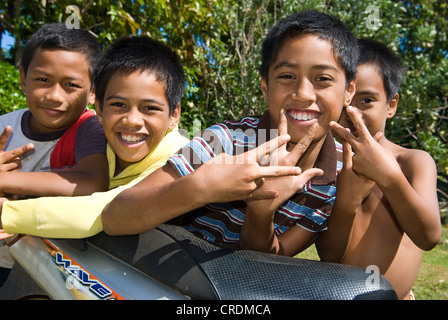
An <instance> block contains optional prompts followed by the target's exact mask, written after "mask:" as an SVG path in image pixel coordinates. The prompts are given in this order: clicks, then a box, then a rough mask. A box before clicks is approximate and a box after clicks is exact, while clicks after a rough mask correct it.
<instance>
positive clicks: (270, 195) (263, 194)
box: [246, 190, 279, 201]
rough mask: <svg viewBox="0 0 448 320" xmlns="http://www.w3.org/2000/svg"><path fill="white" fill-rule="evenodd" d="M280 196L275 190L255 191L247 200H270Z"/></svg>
mask: <svg viewBox="0 0 448 320" xmlns="http://www.w3.org/2000/svg"><path fill="white" fill-rule="evenodd" d="M278 196H279V194H278V192H277V191H275V190H254V191H253V192H252V193H251V194H250V196H249V197H248V198H247V199H246V200H248V201H250V200H269V199H275V198H277V197H278Z"/></svg>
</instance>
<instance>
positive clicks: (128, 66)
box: [0, 37, 188, 238]
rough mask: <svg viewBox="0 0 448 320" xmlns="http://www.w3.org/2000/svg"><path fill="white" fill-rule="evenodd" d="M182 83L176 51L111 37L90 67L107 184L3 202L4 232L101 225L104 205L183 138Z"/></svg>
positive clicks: (71, 234) (87, 230)
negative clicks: (84, 192)
mask: <svg viewBox="0 0 448 320" xmlns="http://www.w3.org/2000/svg"><path fill="white" fill-rule="evenodd" d="M184 84H185V76H184V72H183V69H182V66H181V65H180V63H179V58H178V56H177V55H176V54H175V53H174V51H172V50H171V49H170V48H168V47H167V46H165V45H163V44H162V43H160V42H158V41H156V40H153V39H150V38H148V37H133V38H124V39H121V40H118V41H117V42H115V43H114V44H113V45H112V46H111V48H110V49H109V50H108V51H106V53H105V54H104V56H103V57H102V58H101V60H100V62H99V65H98V69H97V71H96V73H95V87H96V106H97V112H98V118H99V121H100V123H101V124H102V125H103V128H104V133H105V135H106V138H107V141H108V148H107V157H108V162H109V177H110V181H109V189H110V190H109V191H107V192H97V193H94V194H92V195H91V196H80V197H42V198H37V199H28V200H20V201H7V202H4V203H3V205H2V211H1V216H0V218H1V225H0V227H1V228H3V229H4V232H6V233H25V234H31V235H36V236H42V237H54V238H60V237H62V238H82V237H87V236H92V235H94V234H96V233H98V232H100V231H102V224H101V211H102V209H103V208H104V206H105V205H106V204H107V203H109V202H110V201H111V200H112V199H113V198H114V197H115V196H116V195H117V194H118V193H120V192H121V191H122V190H124V189H126V188H129V187H130V186H132V185H134V184H136V183H137V182H138V181H140V180H142V179H143V178H144V177H146V176H147V175H149V174H150V173H152V172H153V171H154V170H156V169H157V168H159V167H161V166H162V165H164V164H165V162H166V161H167V159H168V157H169V156H170V155H171V154H173V153H174V152H176V151H177V150H178V149H179V148H181V147H182V146H183V145H184V144H186V143H187V142H188V139H186V138H184V137H182V136H181V135H180V134H179V132H178V130H177V124H178V121H179V117H180V101H181V98H182V96H183V93H184ZM3 235H4V237H7V236H8V235H7V234H5V233H3Z"/></svg>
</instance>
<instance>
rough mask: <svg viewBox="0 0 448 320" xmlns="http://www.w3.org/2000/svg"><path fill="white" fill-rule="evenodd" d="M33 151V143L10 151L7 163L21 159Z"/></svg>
mask: <svg viewBox="0 0 448 320" xmlns="http://www.w3.org/2000/svg"><path fill="white" fill-rule="evenodd" d="M33 149H34V145H33V144H32V143H28V144H26V145H24V146H22V147H19V148H16V149H14V150H11V151H9V156H8V157H9V160H7V162H8V161H11V160H13V159H15V158H20V157H21V156H22V155H24V154H25V153H27V152H29V151H31V150H33Z"/></svg>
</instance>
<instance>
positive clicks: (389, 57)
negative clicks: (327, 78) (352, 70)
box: [358, 38, 405, 102]
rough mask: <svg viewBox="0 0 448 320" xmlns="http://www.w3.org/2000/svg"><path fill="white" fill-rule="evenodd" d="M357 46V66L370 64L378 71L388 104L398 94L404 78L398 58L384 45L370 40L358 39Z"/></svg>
mask: <svg viewBox="0 0 448 320" xmlns="http://www.w3.org/2000/svg"><path fill="white" fill-rule="evenodd" d="M358 44H359V50H360V54H359V60H358V66H360V65H363V64H371V65H373V66H375V67H376V68H377V69H378V71H379V73H380V75H381V77H382V79H383V85H384V89H385V91H386V97H387V101H388V102H389V101H390V100H391V99H392V98H393V97H395V95H396V94H397V93H398V91H399V89H400V86H401V83H402V81H403V77H404V71H405V69H404V67H403V64H402V62H401V59H400V57H398V55H396V54H395V53H394V52H393V51H392V50H391V49H389V48H388V47H387V46H386V45H384V44H382V43H380V42H378V41H375V40H372V39H366V38H363V39H359V40H358Z"/></svg>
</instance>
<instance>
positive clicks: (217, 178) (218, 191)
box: [195, 134, 301, 202]
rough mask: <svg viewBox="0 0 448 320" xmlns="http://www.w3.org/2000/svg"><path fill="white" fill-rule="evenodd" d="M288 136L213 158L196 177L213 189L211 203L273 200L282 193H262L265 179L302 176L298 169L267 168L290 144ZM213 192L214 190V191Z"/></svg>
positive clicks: (208, 196) (289, 167)
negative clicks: (280, 151)
mask: <svg viewBox="0 0 448 320" xmlns="http://www.w3.org/2000/svg"><path fill="white" fill-rule="evenodd" d="M289 139H290V136H289V135H288V134H282V135H278V136H277V137H276V138H274V139H272V140H270V141H267V142H266V143H264V144H262V145H260V146H258V147H257V148H254V149H252V150H250V151H247V152H245V153H242V154H239V155H234V156H231V155H228V154H226V153H225V152H223V153H221V154H219V155H218V156H216V157H213V158H212V159H210V160H209V161H207V162H206V163H205V164H204V165H202V166H200V167H199V168H198V169H197V170H196V172H195V174H201V175H202V179H200V180H201V181H203V184H204V185H211V186H213V188H210V191H211V192H213V194H206V195H205V197H206V198H207V199H209V200H211V201H210V202H229V201H233V200H247V199H272V198H276V197H278V192H277V191H276V190H272V189H269V190H267V189H263V190H260V189H259V188H260V186H262V185H263V183H264V180H265V178H268V177H282V176H290V175H293V176H296V175H299V174H300V173H301V170H300V168H297V167H296V166H295V165H290V166H286V165H272V166H266V165H262V164H261V163H263V164H266V161H268V162H270V161H269V159H267V158H269V157H270V155H271V154H272V153H274V152H275V151H276V150H277V149H278V148H281V147H282V146H285V145H286V143H287V142H288V141H289ZM211 189H213V190H211Z"/></svg>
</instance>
